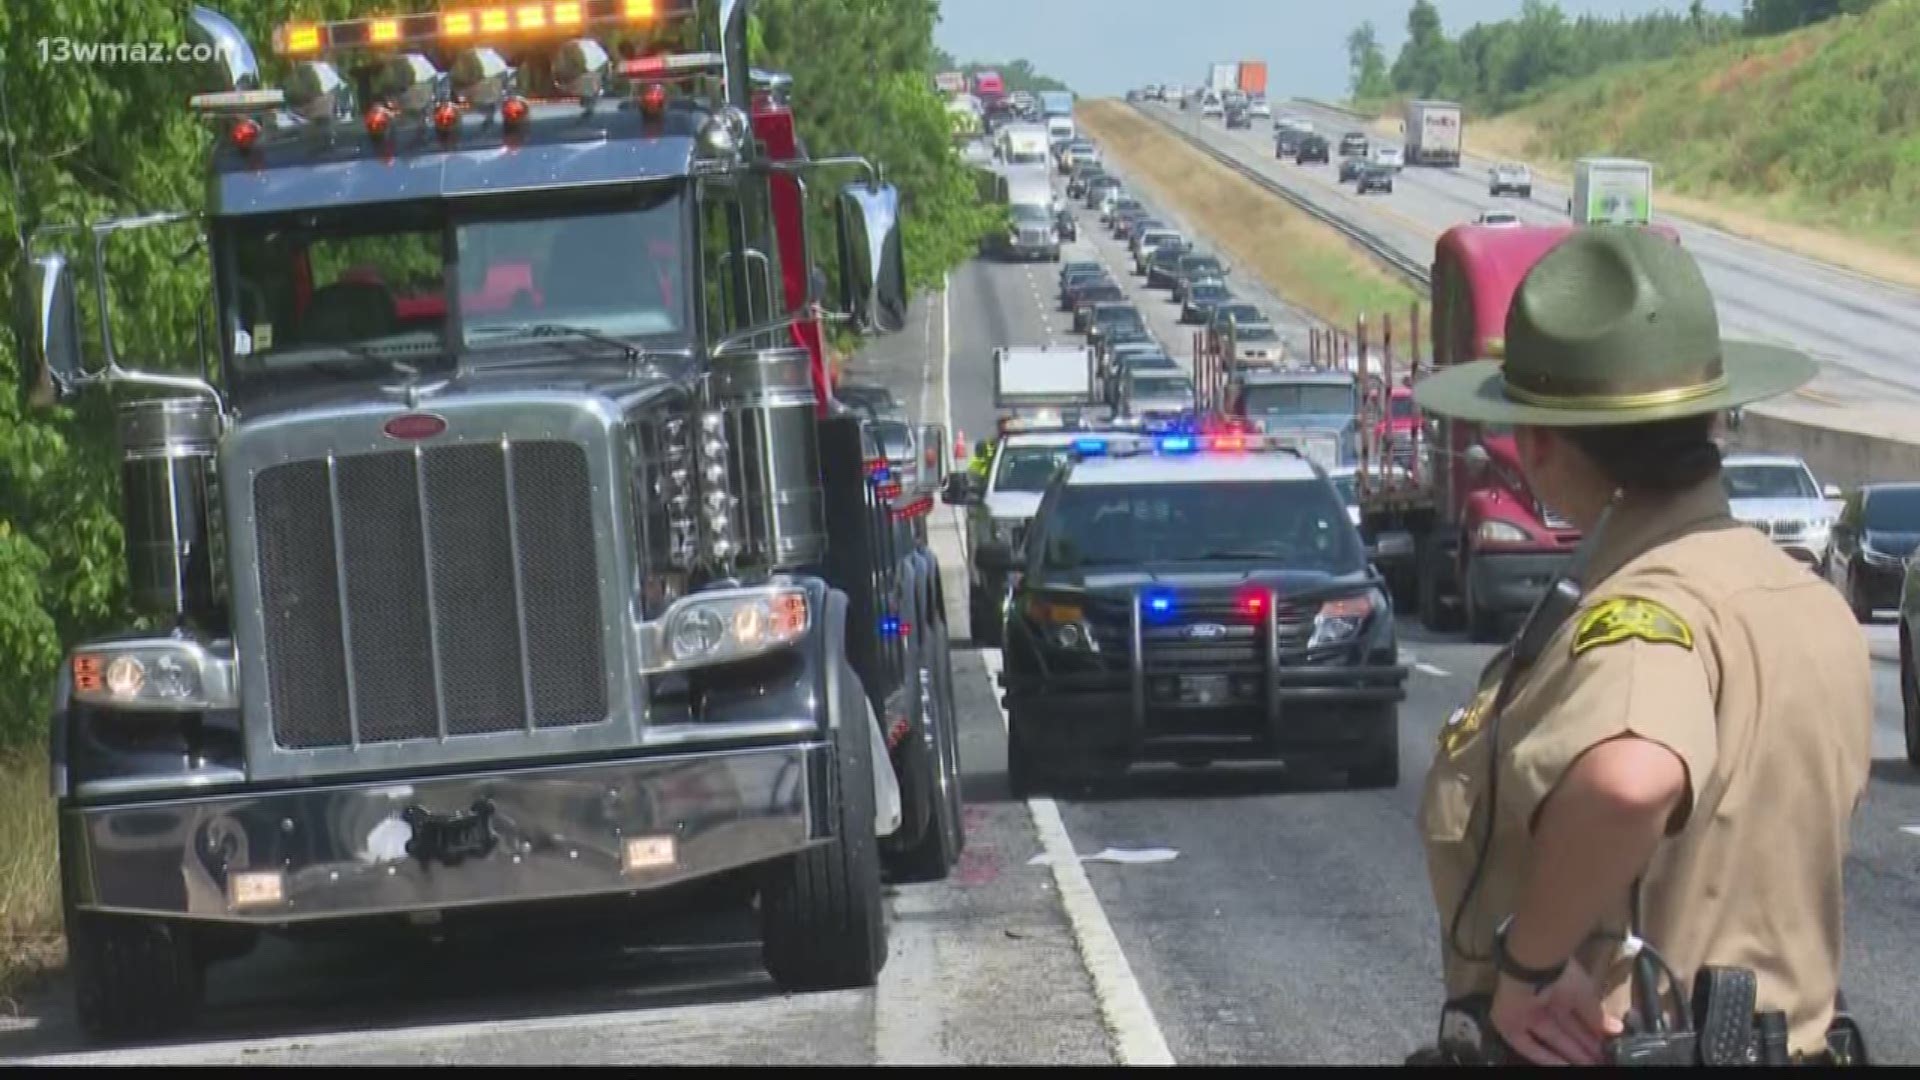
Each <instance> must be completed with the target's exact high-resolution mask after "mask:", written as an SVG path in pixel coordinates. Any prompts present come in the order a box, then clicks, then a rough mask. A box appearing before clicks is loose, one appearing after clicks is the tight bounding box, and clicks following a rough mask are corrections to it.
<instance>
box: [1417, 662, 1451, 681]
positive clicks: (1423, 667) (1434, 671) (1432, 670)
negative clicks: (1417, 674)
mask: <svg viewBox="0 0 1920 1080" xmlns="http://www.w3.org/2000/svg"><path fill="white" fill-rule="evenodd" d="M1413 669H1414V670H1415V671H1424V672H1426V673H1427V674H1429V675H1434V676H1438V677H1439V678H1442V679H1446V678H1451V676H1450V675H1449V674H1448V673H1447V672H1446V671H1445V670H1444V669H1442V668H1437V667H1434V666H1433V665H1432V664H1429V663H1427V662H1426V661H1424V660H1421V661H1418V662H1416V663H1415V664H1414V665H1413Z"/></svg>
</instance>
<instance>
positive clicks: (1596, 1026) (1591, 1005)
mask: <svg viewBox="0 0 1920 1080" xmlns="http://www.w3.org/2000/svg"><path fill="white" fill-rule="evenodd" d="M1492 1020H1493V1026H1494V1029H1495V1030H1496V1031H1498V1032H1499V1033H1500V1037H1501V1038H1502V1039H1504V1040H1506V1043H1507V1045H1508V1046H1511V1047H1513V1049H1514V1052H1515V1053H1518V1054H1520V1055H1521V1056H1522V1057H1524V1058H1526V1059H1527V1060H1528V1061H1531V1062H1533V1063H1534V1064H1536V1065H1598V1064H1601V1063H1602V1061H1603V1058H1602V1056H1601V1040H1603V1039H1607V1038H1611V1037H1613V1036H1615V1035H1618V1034H1620V1032H1621V1031H1622V1030H1623V1026H1622V1025H1621V1023H1620V1021H1618V1020H1616V1019H1614V1018H1613V1017H1611V1016H1608V1015H1607V1014H1606V1010H1605V1009H1604V1008H1602V1007H1601V1005H1600V994H1599V992H1598V991H1597V990H1595V989H1594V985H1593V978H1592V976H1590V975H1588V974H1587V971H1586V969H1585V968H1583V967H1581V966H1580V964H1579V962H1578V961H1568V962H1567V969H1566V971H1564V972H1562V973H1561V975H1560V979H1559V981H1557V982H1555V983H1554V984H1553V985H1552V986H1549V987H1547V988H1546V989H1545V990H1542V991H1540V992H1539V993H1535V992H1534V990H1533V988H1532V987H1530V986H1528V985H1526V984H1525V983H1522V982H1520V981H1518V980H1516V979H1511V978H1508V977H1507V976H1505V975H1502V976H1500V986H1499V988H1498V989H1497V990H1495V991H1494V994H1493V1015H1492Z"/></svg>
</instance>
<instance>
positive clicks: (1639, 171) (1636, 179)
mask: <svg viewBox="0 0 1920 1080" xmlns="http://www.w3.org/2000/svg"><path fill="white" fill-rule="evenodd" d="M1567 216H1568V217H1569V218H1572V219H1573V223H1574V224H1575V225H1649V224H1652V222H1653V165H1652V163H1651V162H1646V161H1638V160H1635V159H1633V158H1609V157H1586V158H1580V159H1579V160H1577V161H1575V162H1574V163H1573V197H1572V198H1571V199H1569V200H1568V202H1567Z"/></svg>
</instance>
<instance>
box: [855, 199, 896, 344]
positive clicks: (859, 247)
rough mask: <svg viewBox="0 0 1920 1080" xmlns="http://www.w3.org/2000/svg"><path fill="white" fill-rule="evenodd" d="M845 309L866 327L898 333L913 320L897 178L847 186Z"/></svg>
mask: <svg viewBox="0 0 1920 1080" xmlns="http://www.w3.org/2000/svg"><path fill="white" fill-rule="evenodd" d="M839 211H840V213H839V224H840V291H841V305H840V308H841V310H842V311H845V312H847V313H849V314H851V315H853V317H854V318H855V320H856V321H857V322H858V324H859V326H860V328H861V329H862V330H868V331H873V330H878V331H880V332H882V333H889V334H890V333H893V332H894V331H897V330H899V329H901V328H902V327H904V326H906V324H907V256H906V248H905V244H904V241H903V240H902V238H901V231H900V192H899V190H898V189H897V188H895V187H894V186H893V185H891V184H882V185H879V186H877V187H869V186H867V185H865V184H858V183H856V184H849V185H847V186H846V187H845V188H843V189H841V192H840V200H839Z"/></svg>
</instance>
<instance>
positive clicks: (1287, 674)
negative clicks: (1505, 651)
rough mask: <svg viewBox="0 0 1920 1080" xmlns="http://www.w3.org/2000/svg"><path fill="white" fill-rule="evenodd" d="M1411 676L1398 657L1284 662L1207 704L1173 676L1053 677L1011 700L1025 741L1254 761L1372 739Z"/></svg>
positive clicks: (1137, 756)
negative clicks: (1185, 698)
mask: <svg viewBox="0 0 1920 1080" xmlns="http://www.w3.org/2000/svg"><path fill="white" fill-rule="evenodd" d="M1406 676H1407V668H1406V667H1404V666H1399V665H1375V666H1368V667H1351V666H1327V667H1286V668H1278V669H1274V670H1273V671H1271V672H1270V673H1269V675H1268V676H1267V678H1265V679H1264V680H1263V679H1262V678H1261V676H1258V675H1237V676H1230V677H1228V681H1229V689H1230V698H1229V700H1227V701H1224V702H1221V703H1217V704H1209V705H1198V704H1178V703H1176V702H1175V700H1173V699H1176V698H1177V697H1178V696H1179V689H1178V687H1177V686H1166V685H1158V686H1156V685H1152V684H1154V683H1159V682H1161V681H1162V680H1171V679H1173V678H1176V677H1174V676H1165V675H1153V676H1145V675H1143V676H1141V677H1140V678H1137V679H1132V680H1129V679H1128V678H1127V677H1125V676H1101V677H1075V676H1064V677H1062V676H1056V677H1055V679H1054V680H1053V681H1051V682H1050V684H1049V685H1048V686H1046V687H1045V688H1043V689H1040V690H1038V691H1037V692H1034V693H1030V694H1024V695H1021V696H1012V695H1009V697H1008V699H1007V705H1008V707H1009V709H1017V710H1019V712H1020V713H1021V720H1022V722H1021V738H1022V740H1023V742H1024V747H1023V748H1024V749H1030V750H1037V751H1040V752H1042V753H1049V752H1051V753H1054V754H1063V755H1067V756H1073V755H1079V754H1085V753H1092V754H1096V755H1100V756H1105V757H1109V758H1124V759H1126V760H1129V761H1142V762H1164V761H1179V760H1182V759H1186V758H1192V757H1196V756H1205V757H1208V758H1215V759H1221V758H1229V759H1244V760H1256V761H1257V760H1270V759H1272V758H1277V757H1284V756H1286V755H1287V754H1290V753H1312V752H1319V751H1330V750H1331V751H1338V750H1345V749H1352V748H1358V747H1362V746H1365V745H1367V744H1368V741H1369V740H1370V739H1372V738H1374V737H1375V736H1376V735H1377V734H1378V730H1379V724H1378V721H1379V719H1380V710H1379V706H1382V705H1392V704H1395V703H1398V702H1400V701H1403V700H1405V698H1406V689H1405V686H1404V682H1405V680H1406ZM1129 681H1131V685H1129ZM1263 683H1264V685H1263Z"/></svg>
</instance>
